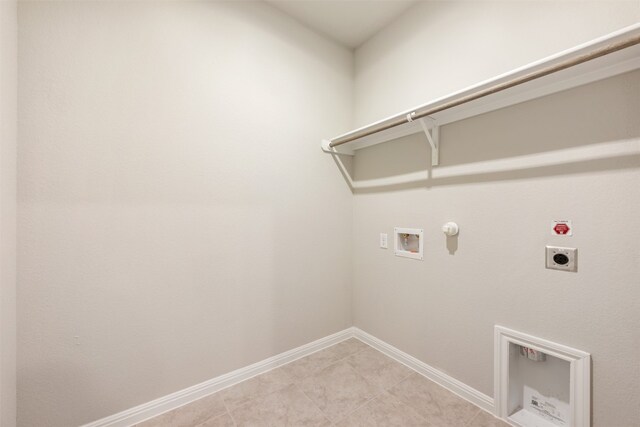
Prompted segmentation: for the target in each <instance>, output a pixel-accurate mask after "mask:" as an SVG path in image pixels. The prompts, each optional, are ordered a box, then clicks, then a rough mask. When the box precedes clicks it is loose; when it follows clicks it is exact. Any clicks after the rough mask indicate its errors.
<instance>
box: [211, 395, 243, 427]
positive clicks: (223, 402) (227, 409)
mask: <svg viewBox="0 0 640 427" xmlns="http://www.w3.org/2000/svg"><path fill="white" fill-rule="evenodd" d="M214 394H215V393H214ZM220 400H222V405H223V406H224V409H225V411H226V414H227V415H229V418H231V422H232V423H233V427H237V426H238V424H236V420H235V418H233V415H231V411H230V410H229V406H227V402H225V401H224V397H222V396H220Z"/></svg>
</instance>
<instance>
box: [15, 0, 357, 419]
mask: <svg viewBox="0 0 640 427" xmlns="http://www.w3.org/2000/svg"><path fill="white" fill-rule="evenodd" d="M19 24H20V33H19V48H20V60H19V71H20V84H19V93H20V95H19V96H20V98H19V101H20V103H19V105H20V108H19V113H20V124H19V130H20V140H21V143H20V150H19V183H20V185H19V214H20V221H19V235H20V238H19V281H20V292H19V296H18V297H19V298H18V312H19V378H20V380H19V409H18V411H19V424H20V426H21V427H27V426H34V427H36V426H37V427H41V426H45V425H46V426H50V427H53V426H64V427H68V426H72V425H78V424H81V423H85V422H88V421H92V420H95V419H98V418H101V417H104V416H107V415H111V414H114V413H116V412H118V411H121V410H124V409H128V408H130V407H132V406H134V405H137V404H141V403H145V402H147V401H150V400H152V399H154V398H157V397H161V396H164V395H166V394H168V393H172V392H175V391H178V390H180V389H182V388H184V387H188V386H192V385H194V384H196V383H198V382H201V381H204V380H207V379H210V378H213V377H215V376H217V375H220V374H223V373H226V372H229V371H231V370H233V369H236V368H240V367H243V366H246V365H248V364H250V363H252V362H256V361H259V360H262V359H265V358H267V357H269V356H272V355H274V354H277V353H280V352H283V351H286V350H289V349H291V348H294V347H296V346H299V345H302V344H305V343H308V342H310V341H312V340H315V339H317V338H320V337H323V336H326V335H329V334H331V333H333V332H336V331H338V330H341V329H343V328H345V327H348V326H350V325H351V317H350V307H351V303H350V296H351V287H350V284H351V271H352V268H351V267H352V266H351V235H352V229H351V227H352V221H351V217H352V195H351V193H350V192H349V190H348V188H347V187H346V185H345V184H344V181H343V180H342V177H341V176H340V174H339V173H337V170H336V166H335V164H334V162H333V160H332V159H331V157H329V156H324V155H322V153H321V152H320V149H319V146H318V145H319V144H318V142H319V141H320V139H321V138H322V137H325V136H327V135H331V134H336V133H340V132H344V131H346V130H347V129H348V128H349V127H350V124H351V112H352V108H351V107H352V106H351V93H352V90H351V89H352V54H351V52H349V51H348V50H346V49H344V48H342V47H339V46H337V45H335V44H333V43H331V42H328V41H326V40H325V39H322V38H321V37H319V36H317V35H315V34H314V33H312V32H310V31H308V30H306V29H304V28H303V27H302V26H300V25H299V24H297V23H295V22H294V21H292V20H291V19H289V18H286V17H285V16H284V15H282V14H281V13H280V12H278V11H276V10H275V9H273V8H271V7H270V6H267V5H265V4H263V3H261V2H258V3H250V2H228V3H221V2H208V3H194V2H168V3H161V2H140V3H134V2H110V1H109V2H23V3H21V4H20V6H19Z"/></svg>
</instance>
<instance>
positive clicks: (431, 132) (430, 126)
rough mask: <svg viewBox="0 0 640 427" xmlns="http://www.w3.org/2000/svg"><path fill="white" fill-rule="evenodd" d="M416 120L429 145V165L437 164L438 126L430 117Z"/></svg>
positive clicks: (438, 157) (438, 161)
mask: <svg viewBox="0 0 640 427" xmlns="http://www.w3.org/2000/svg"><path fill="white" fill-rule="evenodd" d="M418 121H419V122H420V126H422V130H423V131H424V134H425V135H426V136H427V141H429V145H430V146H431V166H438V164H439V163H440V127H439V126H438V123H437V122H436V120H435V119H432V118H431V117H425V118H422V119H418Z"/></svg>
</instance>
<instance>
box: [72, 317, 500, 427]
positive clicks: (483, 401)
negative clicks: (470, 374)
mask: <svg viewBox="0 0 640 427" xmlns="http://www.w3.org/2000/svg"><path fill="white" fill-rule="evenodd" d="M352 337H355V338H357V339H359V340H360V341H362V342H364V343H365V344H368V345H370V346H371V347H373V348H375V349H376V350H379V351H381V352H382V353H384V354H386V355H387V356H389V357H391V358H392V359H394V360H396V361H398V362H400V363H402V364H404V365H406V366H407V367H409V368H411V369H413V370H414V371H416V372H418V373H419V374H421V375H423V376H425V377H427V378H429V379H430V380H431V381H433V382H435V383H437V384H439V385H441V386H442V387H444V388H446V389H447V390H449V391H451V392H453V393H455V394H457V395H458V396H460V397H462V398H463V399H465V400H468V401H469V402H471V403H473V404H474V405H476V406H478V407H480V408H482V409H484V410H485V411H488V412H490V413H491V414H493V413H494V400H493V399H492V398H491V397H489V396H487V395H486V394H483V393H481V392H479V391H478V390H476V389H474V388H471V387H469V386H468V385H466V384H464V383H462V382H460V381H458V380H456V379H455V378H452V377H450V376H449V375H447V374H445V373H444V372H441V371H439V370H437V369H435V368H433V367H431V366H429V365H427V364H426V363H424V362H421V361H420V360H418V359H416V358H415V357H413V356H410V355H408V354H407V353H404V352H402V351H400V350H398V349H397V348H395V347H393V346H391V345H389V344H387V343H386V342H384V341H382V340H379V339H378V338H376V337H374V336H373V335H369V334H368V333H366V332H364V331H362V330H360V329H358V328H356V327H351V328H348V329H345V330H343V331H340V332H337V333H335V334H333V335H329V336H327V337H324V338H321V339H319V340H316V341H314V342H311V343H309V344H305V345H303V346H300V347H298V348H294V349H293V350H289V351H286V352H284V353H281V354H278V355H276V356H273V357H270V358H268V359H265V360H263V361H261V362H257V363H254V364H253V365H249V366H246V367H244V368H240V369H237V370H235V371H232V372H229V373H228V374H224V375H221V376H219V377H216V378H213V379H210V380H208V381H205V382H203V383H200V384H197V385H194V386H192V387H189V388H186V389H184V390H180V391H178V392H175V393H172V394H169V395H167V396H164V397H161V398H159V399H156V400H153V401H151V402H148V403H145V404H143V405H139V406H136V407H134V408H131V409H127V410H126V411H123V412H119V413H117V414H115V415H111V416H108V417H106V418H102V419H99V420H97V421H94V422H91V423H89V424H85V425H83V426H82V427H130V426H132V425H134V424H136V423H139V422H141V421H144V420H147V419H149V418H153V417H156V416H158V415H160V414H163V413H165V412H168V411H171V410H173V409H176V408H179V407H180V406H183V405H186V404H188V403H191V402H193V401H195V400H198V399H200V398H203V397H205V396H208V395H210V394H212V393H216V392H218V391H220V390H222V389H224V388H227V387H230V386H232V385H235V384H238V383H240V382H242V381H245V380H247V379H249V378H252V377H255V376H256V375H260V374H263V373H265V372H267V371H270V370H272V369H275V368H278V367H280V366H282V365H286V364H287V363H289V362H293V361H294V360H296V359H300V358H301V357H305V356H308V355H309V354H311V353H315V352H316V351H320V350H322V349H325V348H327V347H330V346H332V345H334V344H337V343H339V342H340V341H344V340H346V339H349V338H352Z"/></svg>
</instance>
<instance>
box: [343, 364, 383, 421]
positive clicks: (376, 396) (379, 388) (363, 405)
mask: <svg viewBox="0 0 640 427" xmlns="http://www.w3.org/2000/svg"><path fill="white" fill-rule="evenodd" d="M349 368H351V370H352V371H353V372H355V373H356V375H359V376H360V378H362V379H363V380H364V382H366V383H367V384H369V385H373V384H371V383H370V382H369V381H367V379H366V378H365V377H364V376H362V374H360V372H358V371H357V370H356V369H355V368H354V367H352V366H351V365H349ZM373 386H374V387H375V388H376V389H377V390H378V391H380V390H382V392H380V393H377V394H376V395H374V396H373V397H371V398H370V399H368V400H367V401H365V402H364V403H363V404H362V405H360V406H358V407H356V408H355V409H353V410H352V411H349V412H347V413H346V414H345V415H344V416H343V417H342V418H340V419H339V420H338V422H339V421H343V420H345V419H347V418H348V417H349V415H351V414H353V413H354V412H356V411H358V410H359V409H361V408H364V407H365V406H367V405H368V404H369V402H372V401H374V400H376V399H377V398H378V397H380V396H382V394H383V393H384V392H385V389H384V388H382V387H378V386H376V385H373Z"/></svg>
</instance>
